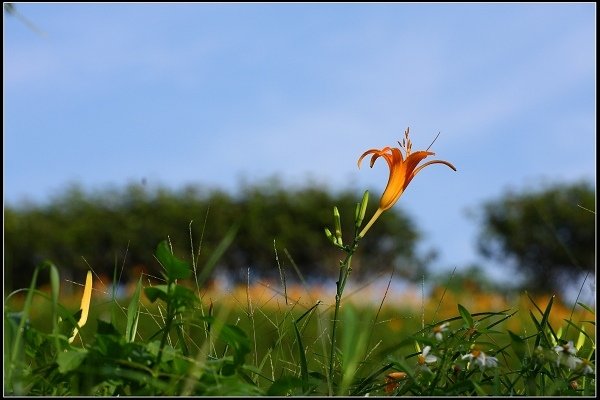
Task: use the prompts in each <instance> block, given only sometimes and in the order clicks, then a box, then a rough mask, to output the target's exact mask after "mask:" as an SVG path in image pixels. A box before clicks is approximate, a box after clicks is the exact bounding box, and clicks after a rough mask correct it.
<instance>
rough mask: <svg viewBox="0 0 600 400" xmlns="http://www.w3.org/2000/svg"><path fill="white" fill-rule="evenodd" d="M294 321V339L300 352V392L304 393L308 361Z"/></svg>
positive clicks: (306, 384)
mask: <svg viewBox="0 0 600 400" xmlns="http://www.w3.org/2000/svg"><path fill="white" fill-rule="evenodd" d="M293 322H294V332H295V333H296V340H297V342H298V353H299V354H300V373H301V376H302V381H301V382H302V392H304V393H306V391H307V390H308V363H307V362H306V354H305V353H304V344H303V343H302V336H301V335H300V331H299V330H298V324H297V323H296V321H293Z"/></svg>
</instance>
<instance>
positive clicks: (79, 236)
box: [4, 179, 596, 292]
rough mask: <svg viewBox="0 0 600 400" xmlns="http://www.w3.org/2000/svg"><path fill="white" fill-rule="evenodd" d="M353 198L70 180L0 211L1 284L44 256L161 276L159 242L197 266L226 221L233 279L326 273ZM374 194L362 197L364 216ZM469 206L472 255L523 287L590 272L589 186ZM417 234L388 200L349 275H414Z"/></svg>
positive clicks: (130, 274)
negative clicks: (331, 231) (90, 184)
mask: <svg viewBox="0 0 600 400" xmlns="http://www.w3.org/2000/svg"><path fill="white" fill-rule="evenodd" d="M361 197H362V193H355V192H354V191H349V190H347V191H342V192H340V193H332V191H331V190H329V189H327V188H325V187H320V186H316V185H307V186H305V187H300V188H289V187H283V186H282V185H281V184H280V183H279V182H278V181H277V180H276V179H272V180H270V181H267V182H264V183H261V184H257V185H254V186H249V185H242V187H241V189H240V190H239V193H237V194H236V195H233V194H229V193H226V192H224V191H221V190H216V189H211V190H209V189H205V188H202V187H199V186H188V187H186V188H184V189H182V190H179V191H172V190H168V189H165V188H161V187H159V188H154V189H150V188H148V187H146V186H144V185H137V184H135V185H129V186H127V187H125V188H124V189H120V190H117V189H111V190H104V191H99V192H94V193H86V192H85V191H83V190H82V189H81V188H80V187H77V186H73V187H71V188H69V189H68V190H66V191H65V192H64V193H63V194H62V195H61V196H60V197H57V198H55V199H53V200H51V201H50V202H49V203H47V204H45V205H36V204H21V205H19V206H18V207H16V206H8V207H5V210H4V288H5V290H11V289H15V288H21V287H26V286H28V285H29V283H30V279H31V276H32V272H33V269H34V268H35V266H36V265H38V264H39V263H40V262H42V261H43V260H50V261H52V262H53V263H55V264H56V265H57V266H58V267H59V268H61V274H62V275H61V276H63V277H64V278H65V279H74V280H76V281H81V280H82V279H83V276H84V274H85V271H86V270H87V269H88V268H89V267H88V264H89V266H91V267H92V268H93V269H94V270H95V271H96V272H97V273H99V274H103V275H105V276H108V277H112V276H113V271H115V268H116V270H117V271H118V274H117V276H120V275H121V269H122V271H123V272H122V276H121V277H120V278H121V282H128V281H129V280H131V279H136V278H137V277H138V276H139V273H140V271H143V272H145V273H148V274H151V275H154V276H160V272H159V269H160V265H159V264H158V262H157V261H156V260H155V259H154V256H153V254H154V250H155V248H156V246H157V244H158V243H159V242H160V241H162V240H164V239H167V238H169V239H170V242H171V243H172V246H173V250H174V253H175V255H176V256H177V257H179V258H182V259H186V260H187V261H189V262H190V263H191V262H192V248H193V252H194V255H195V256H196V260H195V261H196V265H198V266H199V268H200V267H202V265H204V263H205V262H206V261H207V260H208V259H209V258H210V256H211V254H212V253H213V251H214V250H215V248H216V247H217V246H218V244H219V242H220V241H221V240H222V239H223V238H224V237H225V236H226V235H227V233H228V232H229V231H230V229H231V228H232V227H237V234H236V236H235V238H234V240H233V242H232V244H231V245H230V246H229V248H228V249H227V250H226V251H225V253H224V255H223V256H222V258H221V259H220V260H219V263H218V265H217V267H216V269H215V272H217V273H221V272H225V273H226V274H227V275H228V277H230V278H231V279H233V280H234V281H238V282H239V281H245V279H246V277H247V272H248V269H250V273H251V275H252V276H253V277H257V276H258V277H261V278H267V277H272V278H277V279H278V277H279V269H278V264H279V266H281V267H282V268H283V269H284V270H285V271H286V276H287V278H288V279H293V277H294V275H295V272H294V270H295V266H297V268H298V269H299V270H300V271H301V273H302V275H303V276H304V277H305V278H314V279H319V278H322V277H329V278H332V277H336V276H337V268H338V265H339V264H338V263H339V259H340V257H341V255H342V254H341V252H340V251H339V250H337V249H335V248H333V246H331V244H330V243H329V241H328V240H327V239H326V237H325V234H324V232H323V228H324V227H332V226H333V216H332V208H333V206H334V205H335V206H337V207H338V208H339V210H340V213H341V217H342V228H343V230H344V232H343V235H344V237H346V238H350V237H352V233H353V232H351V229H353V226H354V222H353V217H354V208H355V204H356V203H357V202H359V201H360V198H361ZM378 200H379V199H378V196H376V195H372V196H371V200H370V204H369V209H368V210H367V217H369V216H370V215H372V213H373V212H374V210H375V208H376V206H377V203H378ZM478 210H479V211H480V213H479V217H480V221H479V224H480V228H481V232H480V235H479V242H478V247H479V250H480V252H481V254H483V255H484V256H486V257H488V258H489V259H496V260H500V261H502V262H505V265H506V273H507V274H511V275H514V276H515V277H517V276H522V277H524V278H525V280H524V281H523V288H526V289H527V290H528V291H530V292H544V291H554V292H556V291H561V289H563V288H564V287H565V286H567V285H568V284H570V283H572V282H574V281H575V280H577V279H580V278H581V276H582V274H585V273H587V272H591V273H593V272H594V271H595V260H596V258H595V257H596V247H595V243H596V241H595V219H596V218H595V216H596V214H595V211H594V210H595V190H594V188H593V187H591V186H590V185H589V184H588V183H585V182H579V183H574V184H560V185H554V186H550V187H546V188H544V189H542V190H538V191H529V192H523V193H507V194H505V195H503V196H502V197H501V198H499V199H495V200H492V201H489V202H487V203H484V204H482V205H481V207H480V208H479V209H478ZM420 238H421V236H420V233H419V231H418V229H417V226H416V224H415V223H414V222H413V221H412V220H411V219H410V218H409V216H408V215H407V214H406V213H405V212H404V211H403V210H402V207H401V205H400V204H398V205H396V206H395V207H393V208H392V209H390V210H389V211H388V212H386V213H384V214H383V216H382V217H381V218H380V220H378V221H377V223H376V224H375V225H374V226H373V227H372V228H371V230H370V231H369V234H368V235H366V236H365V238H364V239H363V240H362V242H361V244H360V248H359V251H358V253H357V254H356V255H355V257H354V259H353V272H352V274H353V277H358V278H361V277H366V276H368V277H373V276H374V275H376V274H378V273H380V272H383V271H390V270H391V269H394V270H395V271H396V273H395V276H401V277H403V278H405V279H409V280H413V281H418V280H420V279H421V278H422V276H423V274H427V273H428V272H427V265H428V264H430V262H431V261H432V259H433V258H434V257H435V253H434V252H433V251H431V252H430V253H427V254H417V253H416V250H415V249H416V246H417V244H418V241H419V240H420ZM276 252H277V253H276ZM294 265H295V266H294ZM511 266H512V267H516V271H511V269H510V267H511ZM44 275H45V274H42V276H41V278H42V279H44V278H45V276H44Z"/></svg>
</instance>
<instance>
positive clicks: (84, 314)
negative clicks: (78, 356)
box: [69, 271, 92, 343]
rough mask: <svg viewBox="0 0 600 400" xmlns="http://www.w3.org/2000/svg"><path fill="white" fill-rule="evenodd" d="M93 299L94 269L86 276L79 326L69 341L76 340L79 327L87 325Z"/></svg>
mask: <svg viewBox="0 0 600 400" xmlns="http://www.w3.org/2000/svg"><path fill="white" fill-rule="evenodd" d="M91 300H92V271H88V273H87V276H86V278H85V286H84V288H83V296H82V297H81V306H80V309H81V317H79V322H77V326H76V327H75V330H74V331H73V336H71V337H70V338H69V343H73V340H75V336H76V335H77V332H79V329H80V328H81V327H83V326H84V325H85V323H86V322H87V319H88V314H89V312H90V301H91Z"/></svg>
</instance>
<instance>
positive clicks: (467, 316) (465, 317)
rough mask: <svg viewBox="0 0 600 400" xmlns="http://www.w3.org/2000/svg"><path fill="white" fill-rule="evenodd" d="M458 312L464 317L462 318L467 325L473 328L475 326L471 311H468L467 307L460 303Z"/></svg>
mask: <svg viewBox="0 0 600 400" xmlns="http://www.w3.org/2000/svg"><path fill="white" fill-rule="evenodd" d="M458 312H459V314H460V316H461V317H462V319H463V320H464V321H465V323H466V324H467V327H468V328H472V327H473V326H474V323H473V317H472V316H471V313H470V312H469V311H467V309H466V308H465V307H463V306H462V305H460V304H458Z"/></svg>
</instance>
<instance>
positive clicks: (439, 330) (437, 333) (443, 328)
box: [432, 322, 450, 340]
mask: <svg viewBox="0 0 600 400" xmlns="http://www.w3.org/2000/svg"><path fill="white" fill-rule="evenodd" d="M448 325H450V323H448V322H444V323H443V324H441V325H437V326H435V327H434V328H433V330H432V331H433V336H435V338H436V339H437V340H442V339H443V338H444V335H442V333H443V332H446V331H447V330H448Z"/></svg>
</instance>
